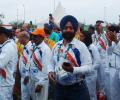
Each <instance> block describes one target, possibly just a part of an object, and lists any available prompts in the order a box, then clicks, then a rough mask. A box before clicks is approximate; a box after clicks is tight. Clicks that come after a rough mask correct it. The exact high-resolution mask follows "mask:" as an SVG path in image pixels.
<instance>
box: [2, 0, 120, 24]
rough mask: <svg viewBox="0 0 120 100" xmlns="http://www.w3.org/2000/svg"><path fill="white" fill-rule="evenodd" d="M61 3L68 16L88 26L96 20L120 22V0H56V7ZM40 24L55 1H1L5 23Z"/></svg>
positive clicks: (51, 10) (51, 9) (52, 7)
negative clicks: (22, 21)
mask: <svg viewBox="0 0 120 100" xmlns="http://www.w3.org/2000/svg"><path fill="white" fill-rule="evenodd" d="M59 2H61V4H62V6H63V7H64V8H65V11H66V13H67V14H71V15H74V16H75V17H77V19H78V20H79V21H81V22H86V23H88V24H90V23H95V21H96V20H98V19H101V20H104V19H105V20H106V21H108V22H115V23H118V22H119V17H118V15H119V14H120V0H55V5H56V6H57V5H58V3H59ZM24 8H25V18H26V21H30V20H32V21H33V22H35V21H36V22H40V21H42V20H45V19H46V18H47V17H48V14H49V13H51V12H53V10H54V0H0V13H4V15H5V19H4V22H5V23H7V22H10V21H14V20H16V19H17V9H18V19H19V20H23V19H24Z"/></svg>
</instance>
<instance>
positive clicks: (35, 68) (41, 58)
mask: <svg viewBox="0 0 120 100" xmlns="http://www.w3.org/2000/svg"><path fill="white" fill-rule="evenodd" d="M50 58H51V50H50V48H49V47H48V46H47V44H46V43H45V42H44V41H43V42H42V43H41V44H40V45H38V46H36V47H35V48H33V53H32V56H31V60H30V61H31V64H30V66H31V67H30V76H31V89H32V90H34V96H35V99H34V100H48V75H47V66H48V65H50ZM37 85H41V86H42V90H41V92H40V93H35V88H36V86H37Z"/></svg>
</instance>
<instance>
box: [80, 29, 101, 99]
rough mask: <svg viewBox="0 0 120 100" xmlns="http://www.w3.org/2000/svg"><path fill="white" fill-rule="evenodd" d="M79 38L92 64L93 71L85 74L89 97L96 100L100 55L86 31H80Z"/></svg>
mask: <svg viewBox="0 0 120 100" xmlns="http://www.w3.org/2000/svg"><path fill="white" fill-rule="evenodd" d="M80 40H81V41H82V42H84V43H85V44H86V46H87V47H88V49H89V51H90V53H91V57H92V64H93V66H92V67H93V69H94V70H93V71H92V72H90V73H87V74H86V82H87V86H88V89H89V94H90V99H91V100H97V97H96V82H97V69H98V67H99V65H100V55H99V51H98V49H97V47H96V46H95V45H94V44H92V37H91V34H90V33H89V32H88V31H83V32H81V33H80Z"/></svg>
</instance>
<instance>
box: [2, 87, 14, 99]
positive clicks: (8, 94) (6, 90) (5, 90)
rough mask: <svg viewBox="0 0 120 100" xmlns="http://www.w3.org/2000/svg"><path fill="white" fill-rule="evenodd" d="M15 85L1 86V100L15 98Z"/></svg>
mask: <svg viewBox="0 0 120 100" xmlns="http://www.w3.org/2000/svg"><path fill="white" fill-rule="evenodd" d="M12 93H13V86H9V87H1V86H0V100H13V96H12Z"/></svg>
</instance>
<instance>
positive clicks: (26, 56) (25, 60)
mask: <svg viewBox="0 0 120 100" xmlns="http://www.w3.org/2000/svg"><path fill="white" fill-rule="evenodd" d="M31 50H32V43H31V41H29V42H28V43H27V45H25V47H24V48H23V52H22V55H21V57H20V60H19V68H20V74H21V99H22V100H30V88H29V84H30V83H28V84H27V85H24V83H23V82H24V79H25V77H27V76H29V64H30V56H31V54H32V51H31Z"/></svg>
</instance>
